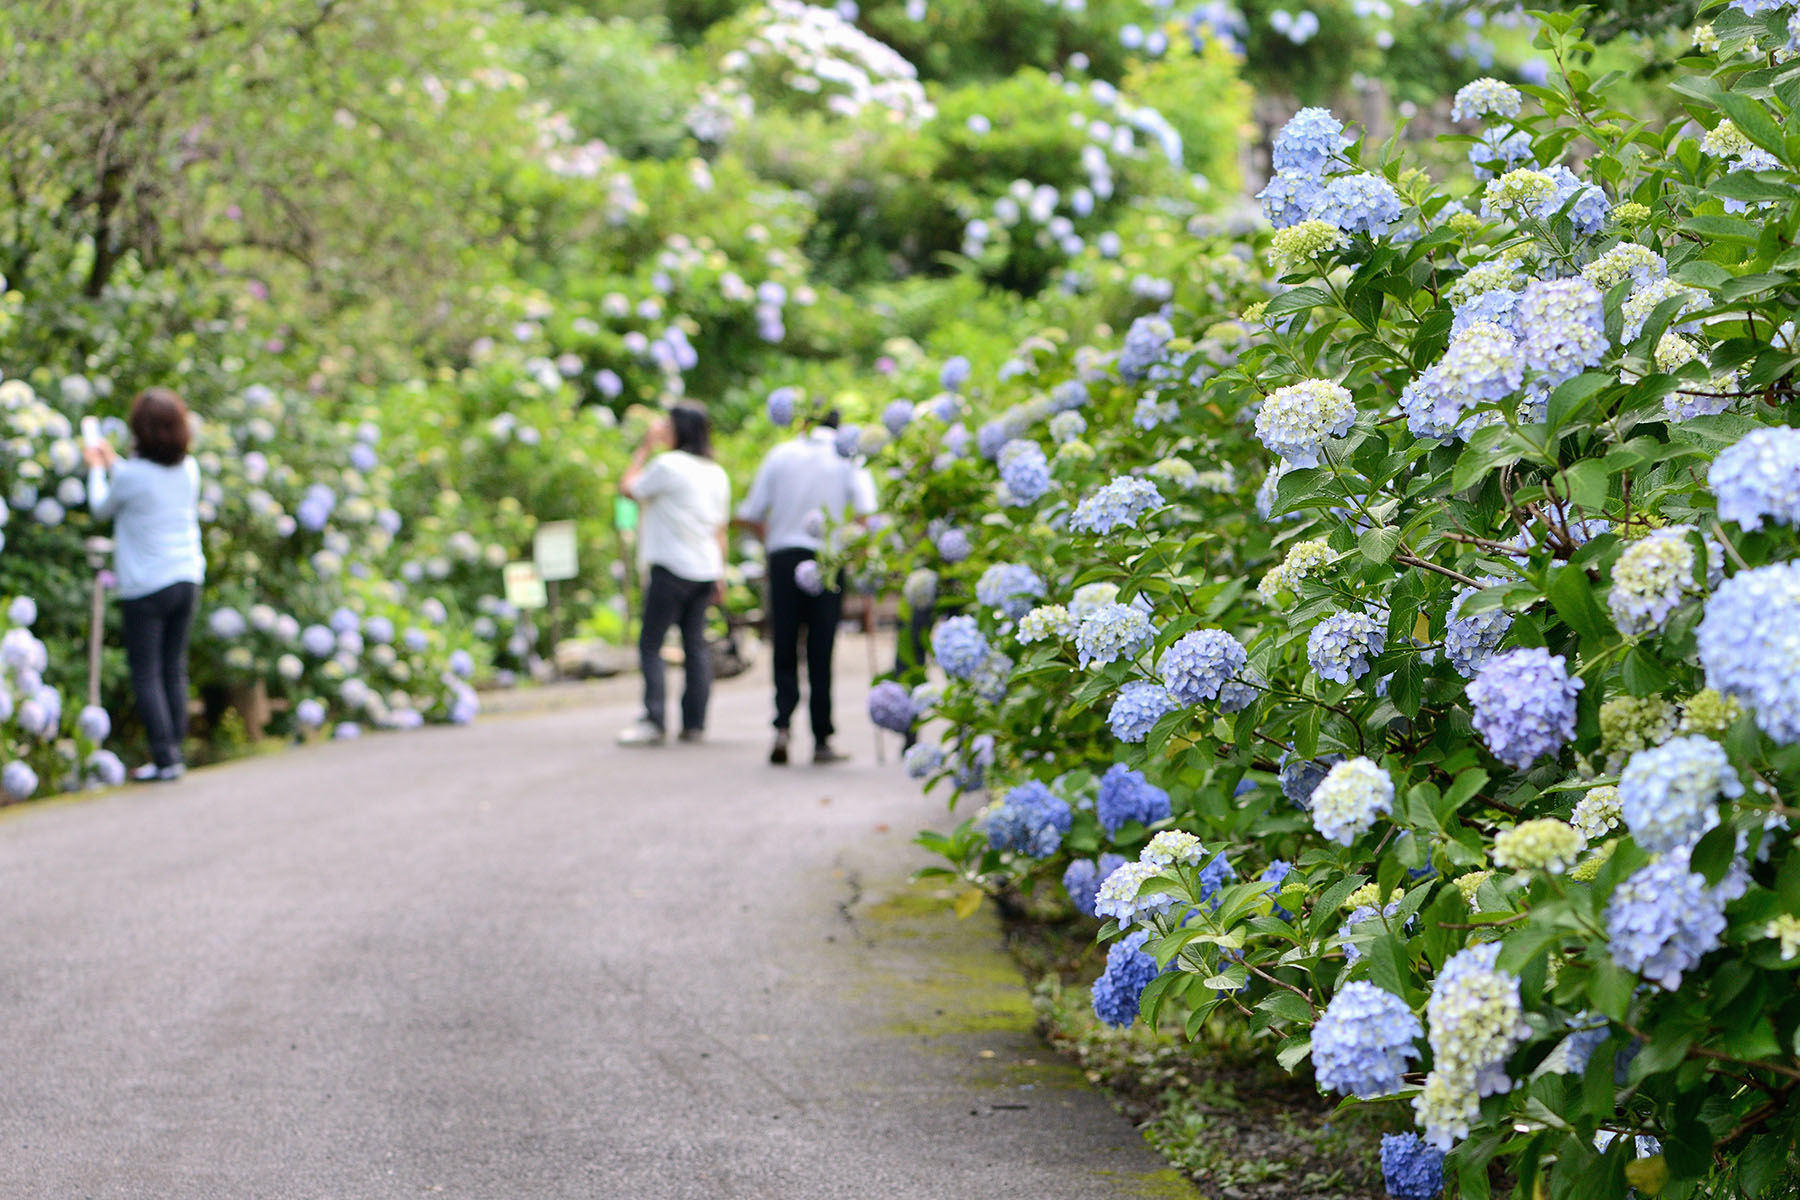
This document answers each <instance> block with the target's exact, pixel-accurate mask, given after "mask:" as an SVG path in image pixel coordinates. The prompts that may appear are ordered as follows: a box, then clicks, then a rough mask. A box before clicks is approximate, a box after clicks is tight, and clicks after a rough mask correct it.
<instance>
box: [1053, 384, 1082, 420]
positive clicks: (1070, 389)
mask: <svg viewBox="0 0 1800 1200" xmlns="http://www.w3.org/2000/svg"><path fill="white" fill-rule="evenodd" d="M1087 402H1088V386H1087V383H1086V382H1085V381H1084V380H1080V379H1065V380H1063V381H1062V382H1061V383H1059V384H1057V385H1056V386H1055V387H1054V388H1051V389H1050V410H1051V411H1052V412H1059V413H1062V412H1070V411H1072V410H1074V409H1077V408H1080V407H1081V406H1082V405H1084V404H1086V403H1087Z"/></svg>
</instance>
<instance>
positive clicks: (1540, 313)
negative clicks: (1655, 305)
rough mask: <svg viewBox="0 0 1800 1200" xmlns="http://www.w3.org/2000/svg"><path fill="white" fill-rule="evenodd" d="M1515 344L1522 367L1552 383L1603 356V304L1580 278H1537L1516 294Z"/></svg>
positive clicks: (1577, 371)
mask: <svg viewBox="0 0 1800 1200" xmlns="http://www.w3.org/2000/svg"><path fill="white" fill-rule="evenodd" d="M1517 326H1518V329H1519V330H1520V332H1521V336H1520V340H1519V348H1520V350H1521V351H1522V352H1523V354H1524V356H1525V365H1526V366H1528V367H1530V368H1531V369H1532V370H1533V371H1537V372H1540V373H1541V374H1542V375H1543V376H1544V377H1545V380H1546V382H1548V383H1549V384H1550V385H1551V386H1552V387H1554V386H1555V385H1556V384H1559V383H1562V382H1563V381H1565V380H1568V379H1573V378H1574V377H1575V376H1577V375H1579V374H1581V372H1582V371H1584V370H1586V369H1587V368H1588V367H1591V366H1594V365H1596V364H1597V363H1599V361H1600V360H1601V358H1602V357H1604V356H1605V354H1606V304H1605V299H1604V298H1603V297H1602V296H1601V295H1600V291H1599V289H1598V288H1596V287H1595V286H1594V285H1593V284H1591V283H1589V282H1588V281H1587V280H1585V279H1580V278H1570V279H1538V280H1533V281H1532V282H1530V283H1528V284H1526V285H1525V293H1524V295H1523V296H1521V297H1520V298H1519V317H1518V322H1517Z"/></svg>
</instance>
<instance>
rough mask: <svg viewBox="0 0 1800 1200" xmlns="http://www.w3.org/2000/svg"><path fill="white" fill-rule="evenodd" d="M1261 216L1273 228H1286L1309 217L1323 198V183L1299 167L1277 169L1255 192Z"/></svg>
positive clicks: (1309, 218)
mask: <svg viewBox="0 0 1800 1200" xmlns="http://www.w3.org/2000/svg"><path fill="white" fill-rule="evenodd" d="M1256 198H1257V199H1258V200H1259V201H1261V202H1262V210H1263V216H1265V217H1267V218H1268V219H1269V224H1271V225H1273V226H1274V227H1275V228H1276V229H1290V228H1292V227H1293V226H1295V225H1298V224H1300V223H1301V222H1303V221H1308V220H1311V219H1312V216H1313V214H1314V213H1316V212H1317V211H1319V209H1320V207H1321V206H1322V205H1323V203H1324V200H1325V183H1324V180H1323V179H1322V178H1321V177H1320V176H1317V175H1311V174H1308V173H1306V172H1303V171H1277V172H1275V174H1274V175H1272V176H1270V177H1269V181H1268V183H1266V184H1264V185H1263V189H1262V191H1260V192H1258V193H1256Z"/></svg>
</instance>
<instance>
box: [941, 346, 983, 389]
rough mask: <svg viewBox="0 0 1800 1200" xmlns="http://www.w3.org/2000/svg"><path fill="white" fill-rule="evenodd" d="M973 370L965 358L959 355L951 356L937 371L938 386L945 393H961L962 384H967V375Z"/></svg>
mask: <svg viewBox="0 0 1800 1200" xmlns="http://www.w3.org/2000/svg"><path fill="white" fill-rule="evenodd" d="M973 370H974V368H973V367H971V366H970V365H969V360H968V359H967V358H966V357H964V356H963V355H961V354H957V355H953V356H951V357H950V358H947V359H945V360H944V365H943V366H942V367H940V368H939V369H938V386H939V387H941V388H943V389H944V390H945V391H946V392H961V391H962V389H963V384H965V383H967V382H969V375H970V374H971V373H972V372H973Z"/></svg>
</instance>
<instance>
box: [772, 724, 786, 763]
mask: <svg viewBox="0 0 1800 1200" xmlns="http://www.w3.org/2000/svg"><path fill="white" fill-rule="evenodd" d="M787 761H788V731H787V730H785V729H777V730H776V731H775V744H774V746H772V747H770V749H769V762H770V764H771V765H773V766H777V767H785V766H787Z"/></svg>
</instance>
